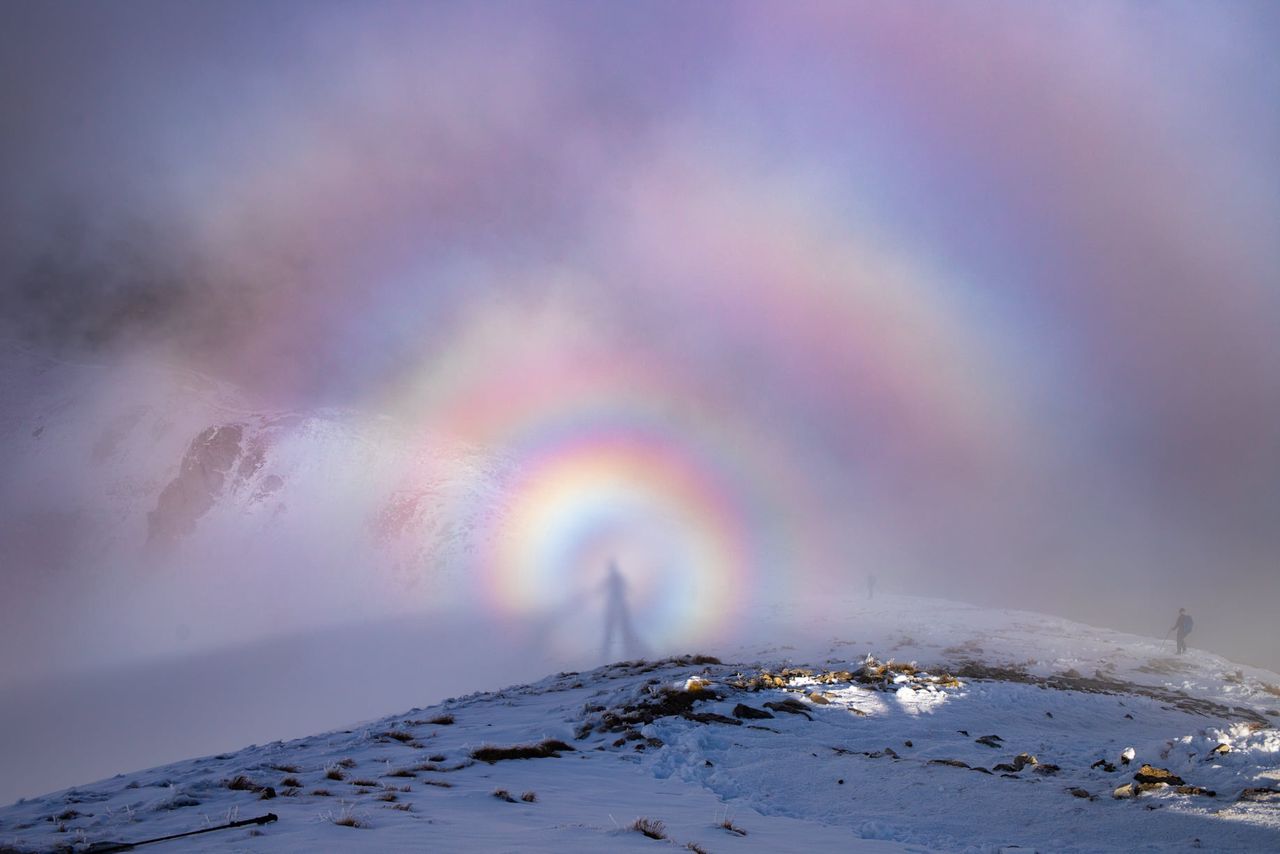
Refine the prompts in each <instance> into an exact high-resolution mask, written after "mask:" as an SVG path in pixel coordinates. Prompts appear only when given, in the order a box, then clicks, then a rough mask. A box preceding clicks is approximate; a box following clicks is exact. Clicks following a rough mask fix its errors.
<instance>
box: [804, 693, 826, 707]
mask: <svg viewBox="0 0 1280 854" xmlns="http://www.w3.org/2000/svg"><path fill="white" fill-rule="evenodd" d="M805 696H807V697H808V698H809V701H810V702H812V703H817V704H818V705H819V706H826V705H829V704H830V703H831V701H830V700H828V699H827V698H826V696H825V695H823V694H819V693H818V692H817V691H810V692H809V693H808V694H806V695H805Z"/></svg>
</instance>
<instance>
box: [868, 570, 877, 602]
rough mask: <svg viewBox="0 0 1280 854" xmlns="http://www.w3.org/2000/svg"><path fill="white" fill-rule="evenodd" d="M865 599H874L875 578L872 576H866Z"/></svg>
mask: <svg viewBox="0 0 1280 854" xmlns="http://www.w3.org/2000/svg"><path fill="white" fill-rule="evenodd" d="M867 598H868V599H874V598H876V577H875V576H874V575H868V576H867Z"/></svg>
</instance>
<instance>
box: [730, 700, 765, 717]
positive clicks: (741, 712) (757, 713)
mask: <svg viewBox="0 0 1280 854" xmlns="http://www.w3.org/2000/svg"><path fill="white" fill-rule="evenodd" d="M733 716H734V717H735V718H747V719H749V720H764V719H765V718H772V717H773V715H772V714H770V713H769V712H766V711H765V710H764V709H756V708H752V707H751V706H747V705H744V704H742V703H739V704H738V705H736V706H734V707H733Z"/></svg>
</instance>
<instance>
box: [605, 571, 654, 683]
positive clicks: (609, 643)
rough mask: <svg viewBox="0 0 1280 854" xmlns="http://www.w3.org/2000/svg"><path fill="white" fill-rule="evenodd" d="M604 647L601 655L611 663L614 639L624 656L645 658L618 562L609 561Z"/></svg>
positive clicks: (606, 579) (606, 580)
mask: <svg viewBox="0 0 1280 854" xmlns="http://www.w3.org/2000/svg"><path fill="white" fill-rule="evenodd" d="M604 594H605V605H604V645H603V648H602V649H601V655H602V657H603V658H604V660H605V661H606V662H607V661H610V660H612V659H611V658H610V654H611V650H612V649H613V646H614V639H615V638H616V639H617V641H618V645H619V646H621V647H622V655H623V656H625V657H627V658H642V657H644V645H643V644H642V643H640V639H639V638H638V637H637V636H636V632H635V629H634V628H632V626H631V611H630V609H629V608H627V580H626V579H625V578H623V577H622V573H621V572H619V571H618V564H617V562H616V561H612V560H611V561H609V575H608V577H606V578H605V582H604Z"/></svg>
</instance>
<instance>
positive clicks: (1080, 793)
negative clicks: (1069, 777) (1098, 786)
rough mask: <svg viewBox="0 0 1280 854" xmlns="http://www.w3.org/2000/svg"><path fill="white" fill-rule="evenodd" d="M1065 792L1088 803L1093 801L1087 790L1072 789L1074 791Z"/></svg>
mask: <svg viewBox="0 0 1280 854" xmlns="http://www.w3.org/2000/svg"><path fill="white" fill-rule="evenodd" d="M1067 791H1068V792H1070V793H1071V794H1072V796H1073V797H1077V798H1085V799H1087V800H1090V801H1091V800H1093V795H1091V794H1089V792H1088V790H1086V789H1081V788H1074V789H1068V790H1067Z"/></svg>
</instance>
